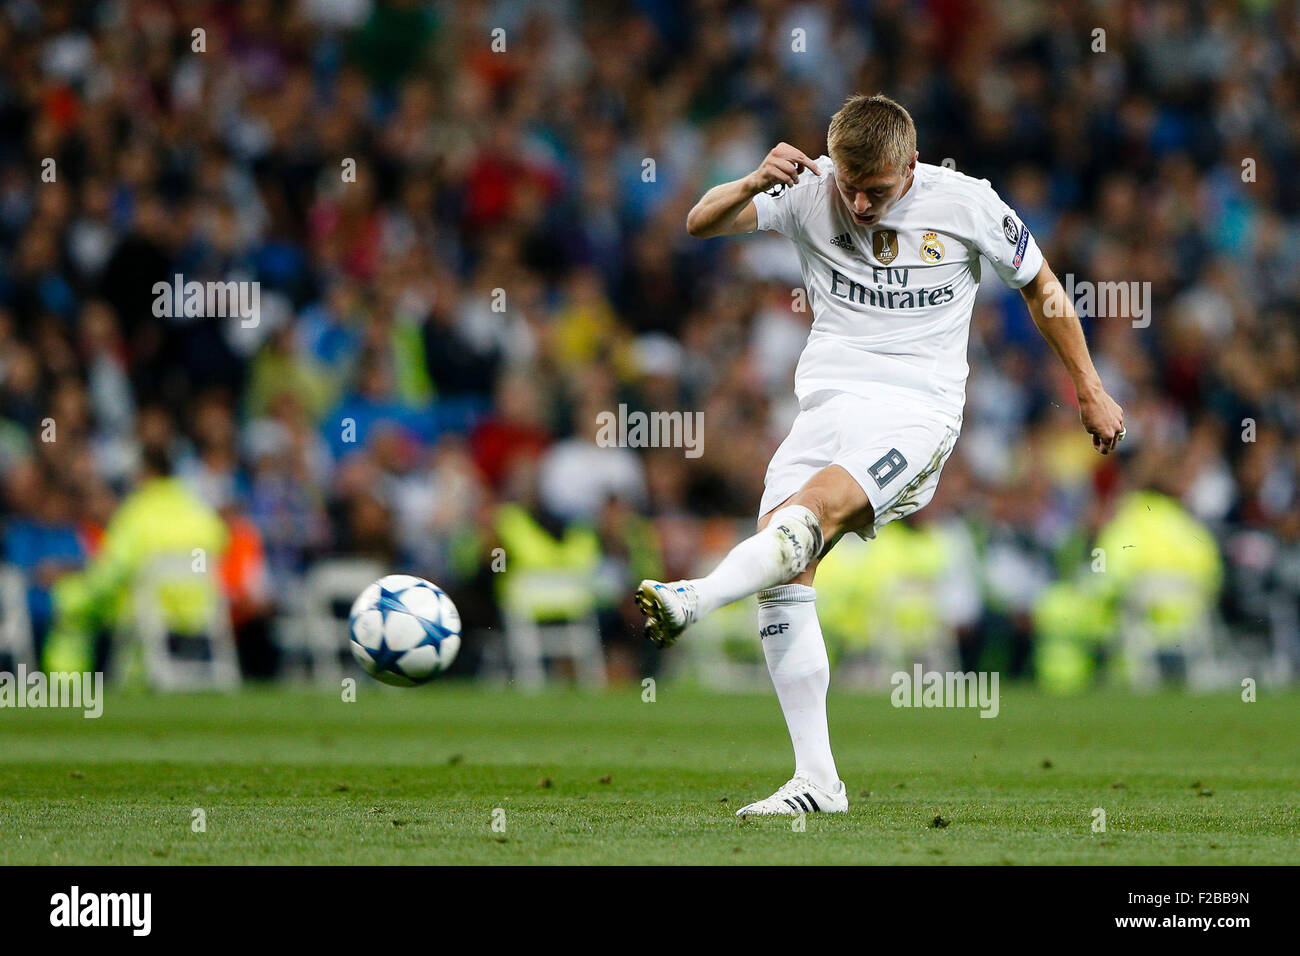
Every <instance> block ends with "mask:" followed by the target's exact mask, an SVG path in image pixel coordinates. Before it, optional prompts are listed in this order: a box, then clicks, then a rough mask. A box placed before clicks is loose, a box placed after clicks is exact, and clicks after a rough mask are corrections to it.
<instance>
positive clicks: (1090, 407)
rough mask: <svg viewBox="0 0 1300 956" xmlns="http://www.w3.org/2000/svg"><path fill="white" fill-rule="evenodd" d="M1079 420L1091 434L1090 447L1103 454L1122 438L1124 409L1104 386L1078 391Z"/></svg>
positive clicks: (1116, 444)
mask: <svg viewBox="0 0 1300 956" xmlns="http://www.w3.org/2000/svg"><path fill="white" fill-rule="evenodd" d="M1079 420H1080V421H1082V422H1083V427H1084V428H1086V429H1087V430H1088V434H1089V435H1091V436H1092V447H1093V448H1095V449H1097V451H1099V452H1101V453H1102V454H1103V455H1109V454H1110V453H1111V452H1112V451H1114V450H1115V448H1116V447H1117V446H1118V445H1119V443H1120V442H1121V441H1122V440H1123V439H1124V410H1123V409H1122V408H1120V407H1119V404H1118V403H1117V402H1116V401H1115V399H1113V398H1111V397H1110V396H1109V395H1107V394H1106V390H1105V389H1104V388H1097V389H1096V390H1095V391H1090V392H1080V393H1079Z"/></svg>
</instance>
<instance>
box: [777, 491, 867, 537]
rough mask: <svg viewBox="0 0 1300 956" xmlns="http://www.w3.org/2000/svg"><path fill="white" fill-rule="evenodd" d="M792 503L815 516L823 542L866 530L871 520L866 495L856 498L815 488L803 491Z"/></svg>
mask: <svg viewBox="0 0 1300 956" xmlns="http://www.w3.org/2000/svg"><path fill="white" fill-rule="evenodd" d="M791 503H792V504H801V505H803V506H804V507H805V508H807V509H808V510H809V511H811V512H812V513H813V515H815V516H816V518H817V524H818V526H819V527H820V528H821V532H822V537H823V540H825V541H834V540H835V539H836V538H838V537H839V536H840V535H842V534H844V533H845V532H847V531H855V530H857V529H858V528H862V527H865V526H867V525H869V524H871V521H872V519H873V518H874V514H873V512H872V508H871V502H870V501H867V500H866V497H865V496H860V497H859V498H856V499H855V498H854V497H852V496H849V495H844V494H838V493H836V492H834V491H832V490H831V489H826V488H822V487H818V486H813V487H809V488H805V489H804V490H803V491H801V492H800V493H799V494H798V495H796V496H795V498H794V500H793V501H792V502H791Z"/></svg>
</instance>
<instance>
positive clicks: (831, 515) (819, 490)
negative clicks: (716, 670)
mask: <svg viewBox="0 0 1300 956" xmlns="http://www.w3.org/2000/svg"><path fill="white" fill-rule="evenodd" d="M871 520H872V510H871V502H870V501H869V500H868V499H867V496H866V493H865V492H864V491H863V490H862V487H861V486H860V485H859V484H858V483H857V481H855V480H854V479H853V478H852V477H851V476H850V475H849V473H848V472H847V471H845V470H844V469H843V468H841V467H840V466H838V465H831V466H829V467H826V468H823V469H822V470H821V471H819V472H817V473H816V474H815V475H813V476H812V478H810V479H809V480H808V481H807V482H806V483H805V484H804V486H803V487H802V488H801V489H799V491H798V492H796V493H795V494H794V495H793V496H792V497H790V498H789V499H787V501H786V502H785V503H784V504H783V505H781V506H780V507H778V508H776V509H775V510H773V511H772V512H770V513H769V514H767V515H765V516H764V518H763V520H762V522H760V529H759V531H758V533H757V534H755V535H752V536H751V537H749V538H746V539H745V540H744V541H742V542H740V543H739V544H738V545H736V546H735V547H734V548H732V549H731V551H730V552H728V553H727V556H726V557H724V558H723V559H722V561H721V562H720V563H719V564H718V566H717V567H716V568H715V569H714V570H713V572H712V573H710V574H708V575H706V576H705V577H702V578H695V579H692V580H687V581H670V582H668V583H664V582H661V581H642V582H641V585H640V587H638V588H637V593H636V601H637V605H638V606H639V607H640V608H641V611H642V613H644V614H645V616H646V636H647V637H649V638H650V640H651V641H653V642H654V643H655V644H657V645H659V646H660V647H667V646H669V645H670V644H672V643H673V642H674V641H676V640H677V638H678V637H679V636H680V635H681V633H682V631H684V630H685V629H686V628H687V627H689V626H690V625H691V624H693V623H694V622H696V621H698V620H699V619H700V618H702V617H703V616H704V615H706V614H708V613H709V612H710V611H713V610H716V609H717V608H720V607H722V606H724V605H726V604H730V603H731V602H732V601H739V600H740V599H741V598H744V597H748V596H749V595H751V594H757V593H758V592H759V591H762V590H765V589H767V588H772V587H776V586H777V585H778V584H785V583H787V582H796V581H797V579H798V578H799V576H800V575H801V574H803V573H804V572H805V571H806V570H807V569H808V568H809V567H810V566H811V565H812V564H813V562H814V561H816V559H817V558H818V557H820V555H821V554H822V552H823V551H824V550H826V548H825V544H826V543H827V542H834V541H835V540H837V539H838V538H839V536H840V535H842V534H843V533H845V532H846V531H851V530H854V529H857V528H861V527H867V526H870V524H871ZM809 580H810V581H811V577H809Z"/></svg>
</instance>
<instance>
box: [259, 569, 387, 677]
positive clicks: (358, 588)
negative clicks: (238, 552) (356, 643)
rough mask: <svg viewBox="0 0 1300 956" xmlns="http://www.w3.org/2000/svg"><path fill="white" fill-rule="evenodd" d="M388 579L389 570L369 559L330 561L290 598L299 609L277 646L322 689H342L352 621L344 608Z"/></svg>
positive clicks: (283, 628)
mask: <svg viewBox="0 0 1300 956" xmlns="http://www.w3.org/2000/svg"><path fill="white" fill-rule="evenodd" d="M383 576H384V567H383V566H382V565H381V564H380V563H379V562H378V561H372V560H370V559H367V558H327V559H325V560H323V561H319V562H317V563H316V564H315V565H314V566H313V567H312V568H311V570H310V571H308V572H307V574H306V576H305V577H304V578H303V581H302V584H301V586H300V587H299V588H298V589H297V590H296V593H295V594H293V595H292V596H291V597H290V599H289V604H288V606H289V607H291V608H294V609H296V610H295V611H294V612H292V613H290V614H289V615H288V616H287V617H286V618H285V619H284V620H283V621H282V623H281V625H280V626H279V628H278V631H277V642H278V644H279V647H280V650H281V652H282V655H283V657H284V658H285V660H286V661H287V662H288V664H287V666H288V667H289V668H290V669H292V668H294V667H295V666H296V665H297V664H298V663H299V662H301V663H302V664H303V665H305V667H303V668H300V670H305V671H306V672H307V673H308V674H310V676H311V677H313V678H315V679H316V680H317V681H319V682H320V683H322V684H337V683H338V682H339V681H340V680H341V679H342V678H343V674H344V670H343V660H344V657H345V655H346V654H347V650H348V641H349V639H350V638H349V635H348V619H347V614H346V611H345V612H344V614H343V615H342V616H340V614H339V612H338V609H339V608H340V607H344V608H347V607H351V606H352V602H353V601H355V600H356V599H357V595H358V594H360V593H361V592H362V591H364V590H365V589H366V587H367V586H369V585H370V584H373V583H374V582H375V581H376V580H378V579H379V578H381V577H383Z"/></svg>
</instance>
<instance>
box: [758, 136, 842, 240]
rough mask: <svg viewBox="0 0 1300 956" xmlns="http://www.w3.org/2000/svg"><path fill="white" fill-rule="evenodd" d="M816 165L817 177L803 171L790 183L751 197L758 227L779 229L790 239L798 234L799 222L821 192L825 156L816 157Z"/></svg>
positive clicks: (826, 168) (828, 163)
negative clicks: (818, 170) (790, 184)
mask: <svg viewBox="0 0 1300 956" xmlns="http://www.w3.org/2000/svg"><path fill="white" fill-rule="evenodd" d="M816 163H817V168H818V169H820V170H823V172H822V175H821V176H815V175H814V174H813V173H812V172H811V171H809V170H804V172H802V173H801V174H800V175H799V181H798V182H797V183H795V184H794V185H793V186H787V185H786V184H785V183H777V184H776V185H774V186H772V187H771V188H770V189H767V190H765V191H763V192H761V193H759V194H758V195H757V196H755V197H754V210H755V212H757V213H758V228H759V229H766V230H771V231H772V232H779V233H780V234H781V235H783V236H786V237H788V238H790V239H796V238H798V237H799V235H800V233H801V232H802V230H803V224H804V222H805V221H806V219H807V218H808V216H809V214H810V213H811V211H812V207H813V205H814V204H815V203H816V201H817V198H818V197H819V196H820V195H821V193H822V189H823V187H824V184H825V181H826V178H827V174H828V171H829V170H830V168H831V161H830V157H829V156H822V157H820V158H819V159H817V160H816Z"/></svg>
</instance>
